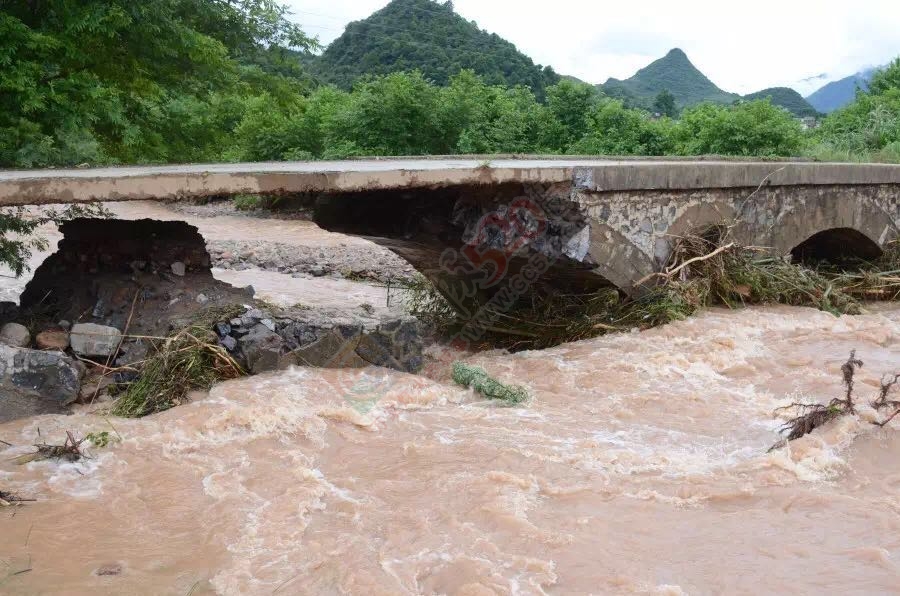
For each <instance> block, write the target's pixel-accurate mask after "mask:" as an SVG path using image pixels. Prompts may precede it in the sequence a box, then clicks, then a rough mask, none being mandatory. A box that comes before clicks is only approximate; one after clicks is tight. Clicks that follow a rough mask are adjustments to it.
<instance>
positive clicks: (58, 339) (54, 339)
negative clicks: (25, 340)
mask: <svg viewBox="0 0 900 596" xmlns="http://www.w3.org/2000/svg"><path fill="white" fill-rule="evenodd" d="M34 343H35V344H37V347H38V349H39V350H56V351H58V352H65V351H66V350H67V349H68V348H69V332H68V331H66V330H64V329H45V330H44V331H41V332H40V333H38V334H37V337H35V338H34Z"/></svg>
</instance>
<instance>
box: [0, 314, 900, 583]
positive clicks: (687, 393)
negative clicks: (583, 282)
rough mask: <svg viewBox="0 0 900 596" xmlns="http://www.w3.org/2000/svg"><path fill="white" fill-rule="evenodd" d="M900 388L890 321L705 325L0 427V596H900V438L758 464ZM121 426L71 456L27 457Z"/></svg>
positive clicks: (831, 435) (284, 379)
mask: <svg viewBox="0 0 900 596" xmlns="http://www.w3.org/2000/svg"><path fill="white" fill-rule="evenodd" d="M852 349H856V350H857V355H858V357H859V358H861V359H862V360H863V361H864V362H865V366H864V367H863V368H862V370H861V371H860V373H859V374H858V382H857V392H858V397H859V398H860V399H862V398H869V397H872V396H874V395H875V394H876V393H877V389H878V384H879V379H880V376H881V374H882V373H888V372H900V307H898V306H894V305H889V306H883V305H873V306H870V308H869V312H868V313H867V314H864V315H861V316H853V317H849V316H844V317H839V318H837V317H834V316H832V315H830V314H827V313H823V312H819V311H816V310H813V309H807V308H792V307H763V308H748V309H744V310H735V311H729V310H724V309H710V310H707V311H705V312H703V313H701V314H700V315H699V316H696V317H693V318H691V319H689V320H686V321H681V322H677V323H673V324H670V325H667V326H664V327H661V328H657V329H653V330H649V331H645V332H640V333H638V332H632V333H622V334H615V335H609V336H606V337H602V338H597V339H592V340H586V341H582V342H578V343H573V344H566V345H562V346H559V347H557V348H553V349H549V350H542V351H534V352H523V353H518V354H514V355H510V354H505V353H500V352H491V353H483V354H480V355H477V356H474V357H469V358H467V360H468V361H470V362H472V363H475V364H478V365H481V366H483V367H484V368H486V369H487V370H488V371H489V372H490V373H492V374H493V375H495V376H497V377H499V378H501V379H503V380H506V381H510V382H515V383H520V384H523V385H525V386H526V387H527V388H528V389H529V391H530V392H531V395H532V398H531V399H530V400H529V401H528V402H526V403H525V404H523V405H521V406H518V407H513V408H510V407H502V406H499V405H497V404H495V403H489V402H486V401H484V400H482V399H480V398H479V397H478V396H477V395H475V394H473V393H472V392H471V391H469V390H467V389H463V388H461V387H458V386H455V385H454V384H453V383H452V382H451V381H450V378H449V372H450V365H451V363H452V361H453V360H454V359H455V358H457V357H458V356H459V355H458V354H455V353H453V352H451V351H449V350H447V349H432V350H431V354H430V356H431V357H430V363H429V366H428V368H427V370H426V371H425V374H424V375H421V376H413V375H407V374H401V373H398V372H393V371H387V370H383V369H376V368H371V369H364V370H356V371H334V370H317V369H309V368H295V369H292V370H288V371H285V372H280V373H273V374H267V375H263V376H259V377H254V378H248V379H243V380H238V381H232V382H227V383H224V384H221V385H218V386H216V387H214V388H213V389H212V390H211V391H210V392H209V394H208V395H195V396H194V399H193V400H192V401H191V403H189V404H187V405H184V406H180V407H178V408H175V409H173V410H170V411H167V412H164V413H162V414H158V415H155V416H150V417H147V418H144V419H140V420H123V419H107V418H105V417H103V416H102V415H99V414H97V413H92V412H90V411H88V410H87V409H85V410H82V411H78V412H76V413H75V414H73V415H70V416H41V417H36V418H31V419H26V420H19V421H16V422H12V423H7V424H2V425H0V440H3V441H5V442H7V443H10V444H11V445H12V446H11V447H7V446H5V445H3V444H0V488H3V489H4V490H12V491H14V492H17V493H19V494H20V496H26V497H31V498H34V499H36V501H35V502H32V503H28V504H25V505H22V506H18V507H11V508H4V509H0V593H3V594H172V595H181V596H184V595H185V594H192V595H198V594H367V595H368V594H454V595H465V596H481V595H489V594H776V593H779V594H784V593H794V594H822V593H835V594H838V593H840V594H871V593H891V592H897V591H898V589H900V567H898V564H900V458H898V457H897V453H898V452H900V435H898V433H897V431H896V430H894V429H893V428H891V427H890V426H888V427H887V428H885V429H880V428H878V427H876V426H873V425H872V424H870V422H871V421H872V420H873V419H874V418H875V414H874V412H872V411H871V409H869V408H868V407H862V408H861V410H860V412H859V415H858V416H854V417H847V418H844V419H841V420H839V421H837V422H835V423H832V424H830V425H828V426H826V427H824V428H822V429H819V430H818V431H816V432H815V433H813V434H812V435H810V436H807V437H804V438H803V439H800V440H798V441H796V442H794V443H793V444H791V445H790V447H789V448H785V449H780V450H776V451H774V452H772V453H768V452H767V450H768V448H769V447H770V446H771V445H772V444H773V443H775V442H776V441H777V439H778V434H777V429H778V427H779V426H780V424H781V423H783V417H778V416H774V415H773V411H774V410H775V409H776V408H777V407H779V406H781V405H785V404H788V403H790V402H793V401H798V400H800V401H808V400H818V401H826V400H829V399H831V398H832V397H835V396H839V395H840V394H841V391H842V388H841V384H840V380H841V376H840V365H841V364H842V363H843V362H844V361H845V360H846V358H847V355H848V354H849V352H850V350H852ZM104 430H106V431H108V432H109V433H110V435H112V436H113V437H114V439H115V440H113V442H112V443H111V444H110V445H109V446H108V447H105V448H98V447H90V448H88V449H87V451H88V452H89V455H90V457H89V458H87V459H84V460H81V461H79V462H74V463H69V462H58V461H43V462H34V463H30V464H27V465H24V466H19V465H15V463H13V462H12V461H10V460H11V459H13V458H14V457H16V456H18V455H20V454H23V453H27V452H29V451H30V450H31V447H30V445H32V444H33V443H36V442H39V441H40V440H49V441H61V440H62V438H63V437H64V436H65V432H66V431H71V432H73V434H75V435H77V436H84V435H86V434H87V433H90V432H100V431H104Z"/></svg>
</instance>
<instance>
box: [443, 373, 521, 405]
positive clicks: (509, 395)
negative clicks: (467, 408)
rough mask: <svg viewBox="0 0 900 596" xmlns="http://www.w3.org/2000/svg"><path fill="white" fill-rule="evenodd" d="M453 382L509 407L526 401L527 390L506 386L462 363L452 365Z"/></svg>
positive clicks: (517, 386)
mask: <svg viewBox="0 0 900 596" xmlns="http://www.w3.org/2000/svg"><path fill="white" fill-rule="evenodd" d="M453 382H454V383H457V384H459V385H462V386H463V387H470V388H472V389H473V390H474V391H476V392H477V393H480V394H481V395H483V396H484V397H486V398H488V399H494V400H500V401H504V402H506V403H507V404H509V405H516V404H520V403H522V402H524V401H526V400H527V399H528V390H527V389H525V388H524V387H521V386H519V385H507V384H506V383H503V382H501V381H498V380H497V379H495V378H493V377H492V376H490V375H489V374H488V373H487V371H485V370H484V369H483V368H480V367H478V366H472V365H470V364H465V363H463V362H454V363H453Z"/></svg>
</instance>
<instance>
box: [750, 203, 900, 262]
mask: <svg viewBox="0 0 900 596" xmlns="http://www.w3.org/2000/svg"><path fill="white" fill-rule="evenodd" d="M848 195H849V193H848V192H847V191H845V190H844V189H843V188H841V187H838V186H836V187H826V188H809V187H807V188H794V189H788V188H778V189H769V190H767V192H766V193H764V194H763V195H762V196H761V197H760V198H759V200H756V198H755V197H754V198H751V199H749V200H747V201H746V202H745V203H744V205H743V206H742V207H741V208H740V213H739V217H738V219H739V221H740V222H741V223H740V225H739V226H738V227H737V235H738V237H739V238H740V239H741V241H742V242H746V243H748V244H753V245H756V246H767V247H770V248H771V249H772V250H773V251H774V252H775V253H776V254H779V255H788V254H791V253H792V251H794V249H796V248H797V247H798V246H800V245H801V244H803V243H804V242H807V241H808V240H810V239H812V238H815V237H818V238H820V239H822V240H827V239H828V238H827V235H831V236H833V238H832V239H831V240H830V241H832V242H838V241H841V240H844V241H846V242H847V245H846V246H845V247H844V249H845V253H846V256H871V245H875V246H877V247H878V248H879V249H880V248H882V247H883V246H884V245H885V244H886V243H887V242H889V241H891V240H894V239H896V238H897V237H898V236H900V231H898V226H897V224H896V223H895V221H894V218H893V217H891V215H890V214H889V213H888V212H887V211H885V210H884V209H883V208H882V207H881V206H880V205H878V203H876V202H875V201H874V200H872V199H871V198H869V197H864V196H859V195H856V196H848ZM863 239H865V240H868V241H869V242H870V243H871V244H870V245H868V248H867V244H866V243H865V242H864V241H863ZM854 249H855V250H858V251H862V252H864V253H866V252H867V253H869V254H860V255H855V254H850V253H852V252H853V251H854Z"/></svg>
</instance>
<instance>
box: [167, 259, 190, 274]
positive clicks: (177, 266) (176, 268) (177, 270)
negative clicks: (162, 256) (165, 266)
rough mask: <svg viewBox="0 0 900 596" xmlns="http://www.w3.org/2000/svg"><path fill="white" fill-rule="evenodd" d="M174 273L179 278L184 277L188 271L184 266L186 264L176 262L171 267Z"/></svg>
mask: <svg viewBox="0 0 900 596" xmlns="http://www.w3.org/2000/svg"><path fill="white" fill-rule="evenodd" d="M171 269H172V273H174V274H175V275H177V276H178V277H184V274H185V271H186V270H187V269H186V267H185V266H184V263H182V262H181V261H175V262H174V263H172V265H171Z"/></svg>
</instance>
